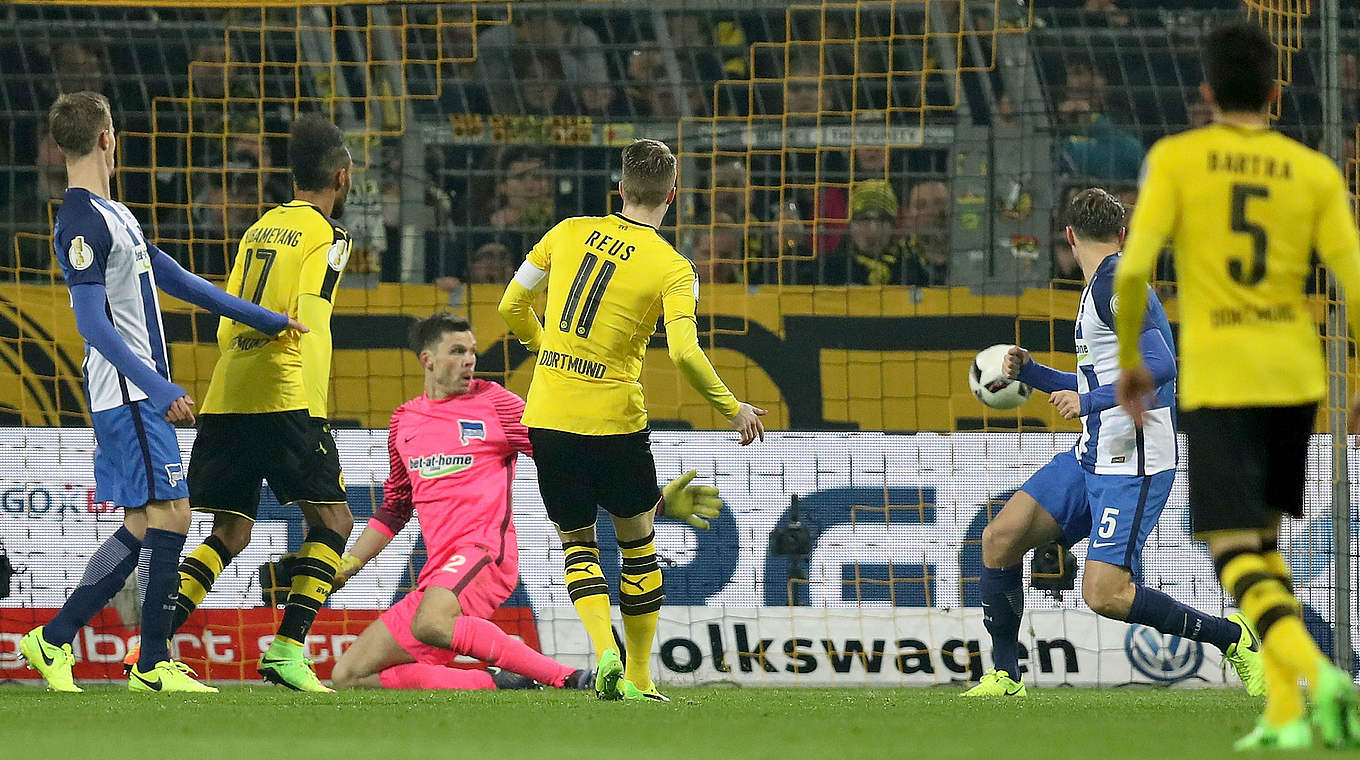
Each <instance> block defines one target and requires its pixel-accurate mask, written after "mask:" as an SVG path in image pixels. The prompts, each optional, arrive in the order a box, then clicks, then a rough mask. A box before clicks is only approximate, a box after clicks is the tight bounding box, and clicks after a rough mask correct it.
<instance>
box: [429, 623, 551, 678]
mask: <svg viewBox="0 0 1360 760" xmlns="http://www.w3.org/2000/svg"><path fill="white" fill-rule="evenodd" d="M449 648H450V649H452V650H453V651H455V652H457V653H458V654H465V655H468V656H470V657H476V658H477V659H479V660H481V661H482V662H489V663H491V664H492V665H495V666H496V667H498V668H501V669H503V670H508V671H510V672H511V673H518V674H520V675H522V676H528V677H529V678H532V679H534V680H535V681H538V682H539V683H541V684H544V685H545V686H554V687H557V688H561V686H562V684H563V683H565V682H566V680H567V676H569V675H571V674H572V673H573V672H574V669H573V668H569V667H567V666H566V665H563V664H562V663H560V662H558V661H557V660H554V659H552V658H551V657H548V656H546V655H542V654H539V653H538V652H535V651H534V650H533V649H531V648H530V647H529V645H528V644H525V643H524V642H523V641H520V640H519V639H517V638H515V637H513V636H511V635H510V634H508V633H506V632H505V631H502V630H501V629H500V627H499V626H497V625H496V624H495V623H493V622H491V621H490V620H483V619H482V618H475V617H468V616H467V615H460V616H459V617H458V619H457V620H455V621H454V623H453V642H452V646H450V647H449Z"/></svg>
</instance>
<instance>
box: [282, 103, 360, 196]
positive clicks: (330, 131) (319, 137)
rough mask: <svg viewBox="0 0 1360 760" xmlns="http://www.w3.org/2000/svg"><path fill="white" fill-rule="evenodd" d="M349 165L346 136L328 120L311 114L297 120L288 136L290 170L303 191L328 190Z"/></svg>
mask: <svg viewBox="0 0 1360 760" xmlns="http://www.w3.org/2000/svg"><path fill="white" fill-rule="evenodd" d="M348 165H349V151H348V150H346V149H345V134H344V133H343V132H341V131H340V128H339V127H337V126H335V125H334V124H332V123H331V121H330V120H329V119H327V118H326V117H324V116H322V115H320V114H315V113H309V114H304V115H302V116H299V117H298V118H296V119H294V120H293V126H292V129H290V130H289V135H288V166H289V167H290V168H291V169H292V171H293V182H294V183H296V184H297V187H298V189H299V190H304V191H308V192H316V191H321V190H328V189H330V187H331V183H333V182H334V181H335V173H336V172H338V171H340V170H341V169H344V168H345V167H346V166H348Z"/></svg>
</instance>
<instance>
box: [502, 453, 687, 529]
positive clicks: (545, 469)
mask: <svg viewBox="0 0 1360 760" xmlns="http://www.w3.org/2000/svg"><path fill="white" fill-rule="evenodd" d="M529 442H530V443H532V444H533V446H534V464H535V465H536V466H537V467H538V490H539V493H541V494H542V495H543V505H544V506H545V507H547V510H548V518H549V519H551V520H552V521H553V522H554V523H556V524H557V528H558V530H561V531H563V532H569V531H573V530H580V529H582V528H588V527H591V526H593V525H594V524H595V517H596V514H597V512H596V510H597V508H603V509H604V511H606V512H608V513H609V514H611V515H613V516H615V517H636V516H638V515H640V514H642V513H643V512H646V511H648V510H652V509H656V505H657V504H658V503H659V502H660V501H661V489H660V488H658V487H657V485H656V462H654V461H653V460H652V444H651V431H650V430H639V431H638V432H636V433H626V434H624V435H577V434H576V433H564V432H562V431H560V430H544V429H542V428H529Z"/></svg>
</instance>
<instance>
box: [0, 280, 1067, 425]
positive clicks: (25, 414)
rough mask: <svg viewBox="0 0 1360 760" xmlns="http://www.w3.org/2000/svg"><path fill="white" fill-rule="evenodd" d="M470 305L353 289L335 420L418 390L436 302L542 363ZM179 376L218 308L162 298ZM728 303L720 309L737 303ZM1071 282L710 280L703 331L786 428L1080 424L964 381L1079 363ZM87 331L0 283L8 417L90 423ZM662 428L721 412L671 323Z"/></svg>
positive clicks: (399, 288) (518, 375)
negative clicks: (415, 343) (987, 400)
mask: <svg viewBox="0 0 1360 760" xmlns="http://www.w3.org/2000/svg"><path fill="white" fill-rule="evenodd" d="M470 290H471V292H470V293H469V297H468V298H467V302H466V304H465V306H463V307H461V308H454V307H450V306H449V305H448V301H447V299H448V296H447V294H446V293H444V292H443V291H440V290H437V289H436V288H434V287H431V286H424V285H398V284H383V285H381V286H379V287H377V288H374V289H371V290H360V289H345V290H342V292H341V295H340V297H339V298H338V299H337V301H338V306H337V309H336V314H335V317H334V322H333V325H332V328H333V330H332V331H333V334H334V336H335V367H334V371H333V374H332V383H333V387H332V392H331V399H332V403H333V409H332V415H333V417H334V419H335V420H336V421H337V424H339V425H342V426H343V425H354V426H362V427H383V426H385V425H386V423H387V419H388V416H389V415H390V413H391V411H392V409H393V408H395V407H396V406H397V405H398V404H400V403H402V402H403V401H405V400H406V399H408V398H411V397H412V396H415V395H418V394H419V393H420V392H421V387H422V378H421V372H420V366H419V364H418V363H417V362H416V359H415V356H414V355H413V354H412V353H411V352H410V351H409V350H408V349H407V348H406V333H407V331H408V330H409V328H410V325H411V324H412V323H413V322H414V321H415V320H417V319H419V318H421V317H424V316H427V315H429V314H432V313H434V312H436V311H440V310H453V311H459V312H463V313H466V314H468V316H469V317H470V318H471V319H472V322H473V325H474V329H475V332H476V335H477V340H478V371H479V372H480V373H481V375H482V376H483V377H487V378H490V379H494V380H497V381H500V382H504V383H505V384H506V385H507V386H508V387H509V388H510V389H511V390H514V391H516V392H518V393H521V394H523V393H524V392H525V391H527V389H528V386H529V379H530V377H531V376H532V372H533V363H532V362H531V361H529V360H528V359H529V357H528V354H527V353H526V352H525V351H524V349H523V348H522V347H521V346H520V345H519V343H518V342H517V341H515V340H514V339H513V338H512V337H510V336H508V335H507V331H506V329H505V326H504V324H503V323H502V322H501V320H500V316H499V315H498V314H497V313H496V303H497V302H498V300H499V297H500V288H499V287H498V286H495V285H474V286H471V288H470ZM163 303H164V306H165V311H166V313H165V317H164V321H165V327H166V337H167V342H168V343H169V347H170V360H171V371H172V376H173V378H174V380H175V381H176V382H177V383H179V384H180V385H182V386H183V387H184V388H185V389H186V390H188V391H189V393H190V394H191V395H192V396H194V397H195V398H202V397H203V395H204V394H205V392H206V391H207V384H208V379H209V378H210V377H211V374H212V367H213V363H214V362H215V361H216V360H217V346H216V343H215V334H216V325H217V320H216V317H214V316H213V315H211V314H208V313H206V312H203V311H201V310H192V311H191V310H189V309H188V308H186V307H185V305H184V304H181V303H178V302H176V301H174V299H171V298H169V297H165V298H164V300H163ZM729 304H730V305H732V307H733V308H730V309H729V308H725V307H726V306H727V305H729ZM1076 304H1077V293H1075V292H1070V291H1033V292H1029V293H1026V294H1024V295H1022V296H1020V297H1018V298H1017V297H1014V296H1006V297H1002V296H991V297H979V296H973V295H971V294H969V293H968V292H967V291H965V290H960V289H956V290H943V289H941V290H925V291H920V290H916V291H914V292H913V291H912V290H911V289H906V288H883V289H880V288H868V287H866V288H818V289H817V290H816V291H815V293H814V292H813V291H812V290H811V289H801V290H800V289H798V288H790V287H783V288H779V289H777V290H776V289H773V288H771V289H768V290H763V291H760V292H756V293H751V292H749V291H747V290H746V289H745V288H744V287H740V286H735V285H711V286H708V287H706V288H704V291H703V293H702V298H701V300H700V311H701V314H700V319H699V321H700V330H701V334H702V340H703V343H704V347H705V349H706V350H707V351H708V354H709V356H710V357H711V358H712V360H713V363H714V366H715V367H716V368H717V370H718V372H719V374H720V375H721V376H722V378H723V380H724V381H726V382H727V384H728V386H729V387H731V389H732V390H733V392H734V393H736V394H737V396H738V397H739V398H741V399H743V400H747V401H750V402H752V403H754V404H757V405H759V406H763V407H765V408H767V409H769V410H770V417H769V418H767V424H769V425H770V426H772V427H776V428H781V429H788V428H792V429H860V430H896V431H915V430H936V431H944V430H960V429H964V430H977V429H1012V430H1013V429H1017V427H1019V428H1023V429H1040V430H1043V429H1073V426H1072V424H1071V423H1066V422H1063V421H1062V420H1059V419H1058V418H1057V417H1056V416H1055V415H1054V414H1053V413H1052V410H1051V409H1050V408H1049V407H1048V405H1047V404H1045V403H1044V400H1043V397H1042V394H1038V395H1037V396H1036V398H1035V399H1033V400H1031V401H1030V402H1029V403H1028V404H1026V405H1025V406H1023V407H1021V408H1020V409H1019V410H1016V411H1010V412H993V411H990V410H986V409H984V407H983V406H982V405H981V404H979V403H978V402H977V401H976V400H975V399H974V398H973V397H972V396H971V394H970V393H969V391H968V385H967V379H966V373H967V370H968V366H969V363H970V362H971V360H972V358H973V355H974V354H975V353H976V352H977V351H978V350H980V349H982V348H984V347H986V346H988V345H991V344H993V343H1014V342H1016V341H1017V340H1018V341H1019V342H1020V343H1022V344H1023V345H1026V346H1027V347H1029V348H1031V349H1033V350H1034V351H1035V352H1036V357H1037V358H1039V359H1040V360H1041V361H1045V362H1047V363H1052V364H1055V365H1056V366H1058V367H1060V368H1063V369H1071V368H1072V365H1073V361H1074V360H1073V357H1072V355H1071V353H1070V352H1071V348H1072V346H1071V344H1072V323H1071V317H1072V315H1073V314H1074V313H1075V310H1076ZM83 350H84V346H83V342H82V341H81V339H80V337H79V335H78V334H77V333H76V329H75V320H74V317H73V316H72V314H71V309H70V306H69V299H68V296H67V293H66V290H65V288H63V287H60V286H41V285H21V286H17V285H7V286H0V424H22V425H84V424H87V422H86V417H85V412H86V408H85V398H84V391H83V389H82V387H81V381H80V364H81V360H82V358H83ZM642 382H643V385H644V387H645V389H646V393H647V400H648V408H649V410H650V413H651V418H652V422H653V425H654V426H655V427H658V428H664V427H671V428H674V427H681V428H700V429H713V428H723V427H725V422H724V421H723V420H722V419H721V418H720V417H719V416H718V415H717V414H716V413H715V412H713V411H712V410H710V409H709V408H708V406H707V405H706V404H705V403H704V402H703V401H702V400H701V399H700V398H699V396H698V395H697V394H695V393H694V392H693V391H691V390H690V389H689V388H688V387H686V386H684V385H683V381H681V380H680V378H679V375H678V373H676V372H675V370H674V368H673V367H672V366H671V363H670V360H669V358H668V356H667V354H666V350H665V339H664V336H661V335H658V336H657V337H655V338H654V340H653V344H652V348H651V349H650V350H649V352H648V357H647V361H646V363H645V370H644V372H643V377H642Z"/></svg>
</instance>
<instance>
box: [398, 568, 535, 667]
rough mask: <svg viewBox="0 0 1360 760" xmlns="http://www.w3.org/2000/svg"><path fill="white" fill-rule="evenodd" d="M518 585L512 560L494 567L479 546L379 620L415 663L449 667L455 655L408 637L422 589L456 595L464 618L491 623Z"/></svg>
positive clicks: (406, 597)
mask: <svg viewBox="0 0 1360 760" xmlns="http://www.w3.org/2000/svg"><path fill="white" fill-rule="evenodd" d="M518 583H519V567H518V563H516V562H515V561H514V558H513V557H505V558H504V559H502V561H501V563H500V564H496V562H495V557H493V556H492V555H491V554H490V553H489V552H487V550H486V549H484V548H482V547H480V546H466V547H460V548H458V549H456V550H455V551H454V553H453V555H451V556H450V557H449V559H448V560H446V561H445V563H444V566H443V567H442V568H441V569H440V570H439V572H437V573H434V574H433V575H431V576H430V578H429V579H428V580H427V581H426V582H424V583H422V584H421V585H420V588H418V589H416V590H415V591H412V592H411V593H409V594H407V595H406V596H404V597H402V598H401V601H399V602H397V603H396V604H394V605H392V607H391V609H389V610H387V611H386V612H384V613H383V614H382V616H381V617H379V618H378V619H379V620H381V621H382V623H383V625H385V626H387V630H388V631H389V632H391V634H392V637H393V638H395V639H396V640H397V643H398V644H400V645H401V648H402V649H404V650H406V653H407V654H409V655H411V657H413V658H415V661H416V662H423V663H426V664H429V665H448V664H450V663H452V662H453V661H454V660H455V659H457V658H458V654H457V653H455V652H452V651H450V650H448V649H440V648H439V647H432V646H430V645H429V644H426V643H424V642H422V641H420V640H419V639H417V638H416V637H415V636H414V635H413V634H412V633H411V621H412V620H415V617H416V608H417V607H419V606H420V600H421V599H423V598H424V597H425V589H427V588H429V587H431V586H438V587H440V588H446V589H449V590H451V591H453V593H455V594H457V595H458V604H459V605H461V606H462V608H463V614H464V615H470V616H472V617H478V618H485V619H490V617H491V615H492V613H494V612H495V611H496V608H498V607H500V606H501V605H502V604H504V603H505V600H506V599H509V598H510V594H512V593H514V591H515V586H516V585H517V584H518Z"/></svg>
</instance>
